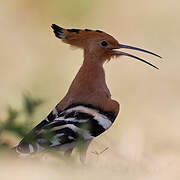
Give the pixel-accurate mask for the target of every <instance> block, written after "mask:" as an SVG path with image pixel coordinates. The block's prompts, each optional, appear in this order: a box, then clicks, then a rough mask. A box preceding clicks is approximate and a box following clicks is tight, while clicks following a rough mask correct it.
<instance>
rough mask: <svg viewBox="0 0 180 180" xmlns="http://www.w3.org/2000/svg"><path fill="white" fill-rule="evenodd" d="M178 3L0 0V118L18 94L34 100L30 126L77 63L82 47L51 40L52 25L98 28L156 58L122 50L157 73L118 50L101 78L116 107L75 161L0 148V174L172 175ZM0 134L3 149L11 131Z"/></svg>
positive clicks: (179, 96) (178, 141)
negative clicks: (13, 154) (23, 156)
mask: <svg viewBox="0 0 180 180" xmlns="http://www.w3.org/2000/svg"><path fill="white" fill-rule="evenodd" d="M179 8H180V3H179V1H178V0H166V1H164V0H158V1H156V0H151V1H145V0H136V1H122V0H111V1H104V0H91V1H90V0H86V1H85V0H71V1H65V0H52V1H48V0H39V1H36V0H14V1H12V0H1V3H0V24H1V28H0V39H1V43H0V49H1V51H0V82H1V85H0V123H5V121H6V120H7V119H8V113H9V114H11V113H12V111H11V110H12V109H9V110H8V111H7V108H8V107H9V105H11V107H13V108H14V109H16V110H17V109H21V108H22V106H23V102H24V98H25V97H26V96H27V92H28V94H31V96H33V97H34V98H35V99H36V98H37V99H42V101H43V102H44V103H42V104H41V103H37V104H41V106H40V107H38V108H37V109H36V111H35V113H33V116H32V118H30V120H29V121H30V122H31V123H32V124H31V126H35V125H36V124H37V123H38V122H40V121H41V120H42V119H43V118H44V117H45V116H46V115H47V114H48V113H49V112H50V110H51V109H52V108H53V107H54V106H55V105H56V104H57V103H58V101H59V100H61V99H62V97H63V96H64V95H65V93H66V91H67V89H68V87H69V85H70V83H71V82H72V80H73V78H74V76H75V74H76V73H77V71H78V69H79V68H80V66H81V64H82V58H83V56H82V51H81V50H78V49H77V50H72V49H71V48H69V46H68V45H66V44H63V43H62V42H61V41H60V40H58V39H57V38H55V36H54V34H53V32H52V30H51V28H50V26H51V24H52V23H55V24H58V25H59V26H62V27H65V28H89V29H100V30H103V31H105V32H107V33H109V34H111V35H113V36H114V37H115V38H116V39H118V40H119V42H120V43H122V44H127V45H132V46H136V47H140V48H144V49H147V50H150V51H152V52H154V53H157V54H159V55H161V56H162V57H163V59H158V58H156V57H154V56H151V55H148V54H144V53H139V52H135V51H129V52H131V54H134V55H138V56H140V57H142V58H145V59H146V60H148V61H150V62H151V63H153V64H155V65H157V66H158V67H159V68H160V70H156V69H154V68H152V67H150V66H148V65H146V64H144V63H141V62H138V61H136V60H134V59H132V58H128V57H121V58H118V59H113V60H111V61H110V62H109V63H107V64H105V66H104V67H105V71H106V78H107V84H108V86H109V89H110V91H111V94H112V97H113V98H114V99H116V100H117V101H119V102H120V104H121V111H120V114H119V115H118V118H117V119H116V121H115V123H114V125H113V126H112V127H111V128H110V129H109V130H108V131H107V132H106V133H104V134H103V135H101V136H100V137H98V138H96V139H95V140H94V142H93V143H92V144H91V146H90V149H89V151H88V157H87V165H86V166H85V167H84V166H83V165H81V164H80V163H79V162H78V160H76V154H74V155H73V163H72V162H69V163H67V162H64V161H62V159H61V158H60V159H58V161H57V159H56V158H55V159H53V158H50V159H49V160H48V161H47V160H44V158H43V159H41V158H40V160H39V161H37V160H35V161H34V160H32V159H31V160H22V161H21V160H17V159H13V158H9V155H8V156H6V155H4V154H3V155H2V154H1V151H0V154H1V155H0V157H1V160H0V169H1V173H0V178H1V179H8V178H9V179H11V178H12V174H13V179H21V178H22V179H24V178H26V179H28V178H29V179H32V178H34V179H39V178H43V179H49V178H50V177H51V178H54V179H60V178H62V179H72V177H73V179H92V178H94V179H97V177H102V178H104V179H109V178H112V179H119V178H123V179H132V178H133V179H160V178H161V179H162V178H163V179H169V178H171V179H179V178H180V177H179V167H180V152H179V151H180V131H179V128H180V110H179V108H180V84H179V81H180V71H179V67H180V60H179V41H180V36H179V32H180V23H179V17H180V11H179ZM126 52H128V51H126ZM24 94H26V96H24ZM23 97H24V98H23ZM11 115H12V114H11ZM27 116H28V113H26V118H27ZM17 121H20V122H21V121H23V117H18V118H17ZM2 137H3V141H6V140H7V141H8V142H10V144H11V145H12V146H14V145H15V144H17V143H18V141H19V140H20V138H21V137H20V136H17V134H13V133H8V132H3V133H1V138H2ZM107 147H108V149H107V150H106V151H105V152H103V153H101V152H102V151H103V150H104V149H105V148H107ZM98 153H99V155H98ZM74 158H75V160H74ZM39 164H41V166H40V165H39ZM15 167H16V168H15ZM9 171H10V172H12V173H11V174H9V173H8V172H9ZM69 172H72V173H69ZM98 179H99V178H98Z"/></svg>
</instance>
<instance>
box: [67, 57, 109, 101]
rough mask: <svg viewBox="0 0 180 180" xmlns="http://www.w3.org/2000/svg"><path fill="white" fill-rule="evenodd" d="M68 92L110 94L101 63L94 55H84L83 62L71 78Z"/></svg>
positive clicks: (75, 94)
mask: <svg viewBox="0 0 180 180" xmlns="http://www.w3.org/2000/svg"><path fill="white" fill-rule="evenodd" d="M68 94H71V95H74V96H79V95H80V96H81V97H82V96H83V95H84V96H85V95H86V96H87V95H90V94H91V95H93V96H94V97H95V96H105V97H106V98H107V97H110V96H111V94H110V92H109V89H108V87H107V85H106V81H105V72H104V69H103V63H102V61H101V59H99V58H98V57H97V56H96V55H86V54H85V55H84V61H83V64H82V66H81V68H80V70H79V72H78V73H77V75H76V77H75V79H74V80H73V82H72V84H71V86H70V88H69V91H68Z"/></svg>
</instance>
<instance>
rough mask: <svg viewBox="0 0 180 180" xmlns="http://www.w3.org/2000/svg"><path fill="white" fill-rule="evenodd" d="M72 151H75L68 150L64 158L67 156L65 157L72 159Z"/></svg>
mask: <svg viewBox="0 0 180 180" xmlns="http://www.w3.org/2000/svg"><path fill="white" fill-rule="evenodd" d="M72 151H73V148H71V149H68V150H67V151H65V152H64V156H65V157H70V156H71V154H72Z"/></svg>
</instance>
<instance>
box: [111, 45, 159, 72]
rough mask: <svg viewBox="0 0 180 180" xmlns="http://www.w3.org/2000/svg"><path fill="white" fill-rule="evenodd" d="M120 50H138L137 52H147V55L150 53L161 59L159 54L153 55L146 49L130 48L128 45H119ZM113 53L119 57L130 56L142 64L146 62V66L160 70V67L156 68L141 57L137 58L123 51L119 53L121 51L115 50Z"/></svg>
mask: <svg viewBox="0 0 180 180" xmlns="http://www.w3.org/2000/svg"><path fill="white" fill-rule="evenodd" d="M118 48H119V49H121V48H124V49H133V50H137V51H142V52H145V53H148V54H151V55H154V56H156V57H159V58H161V56H159V55H157V54H155V53H153V52H150V51H147V50H144V49H140V48H137V47H133V46H128V45H123V44H119V46H118ZM113 51H114V52H115V54H117V55H125V56H129V57H132V58H135V59H137V60H139V61H142V62H144V63H146V64H149V65H150V66H152V67H154V68H156V69H159V68H158V67H156V66H154V65H153V64H151V63H149V62H147V61H146V60H144V59H141V58H139V57H137V56H134V55H131V54H129V53H126V52H122V51H119V50H113Z"/></svg>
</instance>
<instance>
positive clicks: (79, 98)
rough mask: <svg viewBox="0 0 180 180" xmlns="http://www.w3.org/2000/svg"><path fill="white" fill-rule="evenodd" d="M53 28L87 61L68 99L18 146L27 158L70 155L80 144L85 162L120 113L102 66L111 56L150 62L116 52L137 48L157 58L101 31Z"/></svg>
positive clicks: (59, 36)
mask: <svg viewBox="0 0 180 180" xmlns="http://www.w3.org/2000/svg"><path fill="white" fill-rule="evenodd" d="M52 29H53V30H54V33H55V35H56V37H58V38H59V39H61V40H62V41H63V42H65V43H67V44H70V45H72V46H76V47H79V48H82V49H83V50H84V61H83V64H82V66H81V68H80V70H79V72H78V73H77V75H76V77H75V79H74V80H73V82H72V84H71V86H70V88H69V90H68V92H67V94H66V96H65V97H64V98H63V99H62V100H61V101H60V102H59V103H58V104H57V105H56V107H55V108H54V109H53V110H52V112H51V113H50V114H49V115H48V116H47V117H46V118H45V119H44V120H43V121H42V122H41V123H40V124H38V125H37V126H36V127H35V128H34V129H33V130H32V131H31V132H30V133H29V134H28V135H27V136H26V137H25V138H24V139H23V140H22V141H21V142H20V143H19V145H18V146H17V147H16V152H17V153H19V155H20V156H22V157H26V156H29V155H32V154H35V153H36V152H42V151H46V150H48V149H53V150H59V151H64V152H65V154H69V155H70V154H71V152H72V150H73V148H74V147H76V146H77V145H78V142H79V141H81V144H82V146H81V148H82V150H81V151H80V159H81V161H84V160H85V155H86V151H87V148H88V145H89V144H90V142H91V140H92V139H93V138H94V137H96V136H99V135H100V134H102V133H103V132H104V131H106V130H107V129H109V128H110V127H111V125H112V124H113V122H114V120H115V119H116V117H117V115H118V113H119V103H118V102H117V101H115V100H113V99H111V94H110V91H109V89H108V87H107V85H106V81H105V72H104V69H103V64H104V62H106V61H107V60H110V59H111V58H112V57H118V56H121V55H125V56H129V57H132V58H135V59H137V60H140V61H143V62H145V63H147V64H149V65H151V66H152V67H154V68H156V69H158V68H157V67H156V66H154V65H152V64H151V63H149V62H147V61H145V60H143V59H141V58H139V57H136V56H134V55H131V54H128V53H125V52H122V51H119V50H117V49H121V48H125V49H134V50H138V51H143V52H146V53H149V54H152V55H155V56H157V57H160V56H159V55H157V54H154V53H152V52H149V51H146V50H143V49H140V48H136V47H132V46H127V45H123V44H119V42H118V41H117V40H116V39H114V38H113V37H112V36H110V35H109V34H107V33H105V32H102V31H100V30H90V29H84V30H81V29H64V28H61V27H59V26H57V25H55V24H53V25H52Z"/></svg>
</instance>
